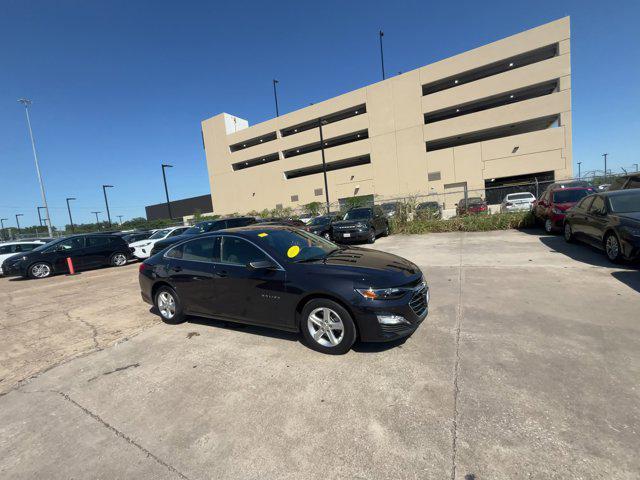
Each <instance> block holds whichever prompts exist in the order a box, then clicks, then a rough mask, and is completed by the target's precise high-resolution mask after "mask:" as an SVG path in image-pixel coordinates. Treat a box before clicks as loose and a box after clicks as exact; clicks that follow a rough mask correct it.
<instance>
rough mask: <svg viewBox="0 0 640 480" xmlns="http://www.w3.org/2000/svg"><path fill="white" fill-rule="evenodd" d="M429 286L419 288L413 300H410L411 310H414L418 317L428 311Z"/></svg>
mask: <svg viewBox="0 0 640 480" xmlns="http://www.w3.org/2000/svg"><path fill="white" fill-rule="evenodd" d="M427 288H428V287H426V286H424V287H422V288H421V289H419V290H417V291H416V292H415V293H414V294H413V296H412V297H411V300H409V306H410V307H411V310H413V313H415V314H416V315H417V316H418V317H422V316H423V315H424V314H425V312H426V311H427V307H428V304H427Z"/></svg>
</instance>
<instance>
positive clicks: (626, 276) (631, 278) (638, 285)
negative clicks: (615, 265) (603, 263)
mask: <svg viewBox="0 0 640 480" xmlns="http://www.w3.org/2000/svg"><path fill="white" fill-rule="evenodd" d="M611 276H612V277H613V278H615V279H616V280H618V281H620V282H622V283H624V284H625V285H627V286H628V287H629V288H632V289H634V290H635V291H636V292H638V293H640V272H633V271H630V270H627V271H625V272H611Z"/></svg>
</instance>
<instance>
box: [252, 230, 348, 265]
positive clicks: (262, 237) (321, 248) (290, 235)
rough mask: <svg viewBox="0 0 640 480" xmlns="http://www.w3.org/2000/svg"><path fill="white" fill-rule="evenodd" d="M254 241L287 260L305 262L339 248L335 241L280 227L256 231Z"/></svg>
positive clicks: (322, 256)
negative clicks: (278, 228)
mask: <svg viewBox="0 0 640 480" xmlns="http://www.w3.org/2000/svg"><path fill="white" fill-rule="evenodd" d="M256 243H257V244H258V245H265V244H266V245H268V246H269V247H270V248H272V249H273V250H275V251H276V252H278V253H279V254H280V255H281V256H282V257H283V258H285V259H286V260H287V261H288V262H294V263H299V262H307V261H310V260H319V259H322V258H325V257H326V256H327V255H329V254H330V253H332V252H335V251H337V250H340V247H338V246H337V245H336V244H335V243H333V242H330V241H328V240H325V239H324V238H321V237H318V236H317V235H313V234H311V233H308V232H305V231H303V230H294V229H291V230H289V229H282V230H266V231H264V232H261V231H259V230H258V231H257V232H256Z"/></svg>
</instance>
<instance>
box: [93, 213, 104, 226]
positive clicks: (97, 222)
mask: <svg viewBox="0 0 640 480" xmlns="http://www.w3.org/2000/svg"><path fill="white" fill-rule="evenodd" d="M91 213H93V214H94V215H95V216H96V225H98V228H100V220H98V214H99V213H102V212H91Z"/></svg>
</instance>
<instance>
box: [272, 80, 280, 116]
mask: <svg viewBox="0 0 640 480" xmlns="http://www.w3.org/2000/svg"><path fill="white" fill-rule="evenodd" d="M277 83H280V82H278V80H276V79H275V78H274V79H273V98H274V99H275V101H276V117H279V116H280V112H279V111H278V91H277V90H276V84H277Z"/></svg>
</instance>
